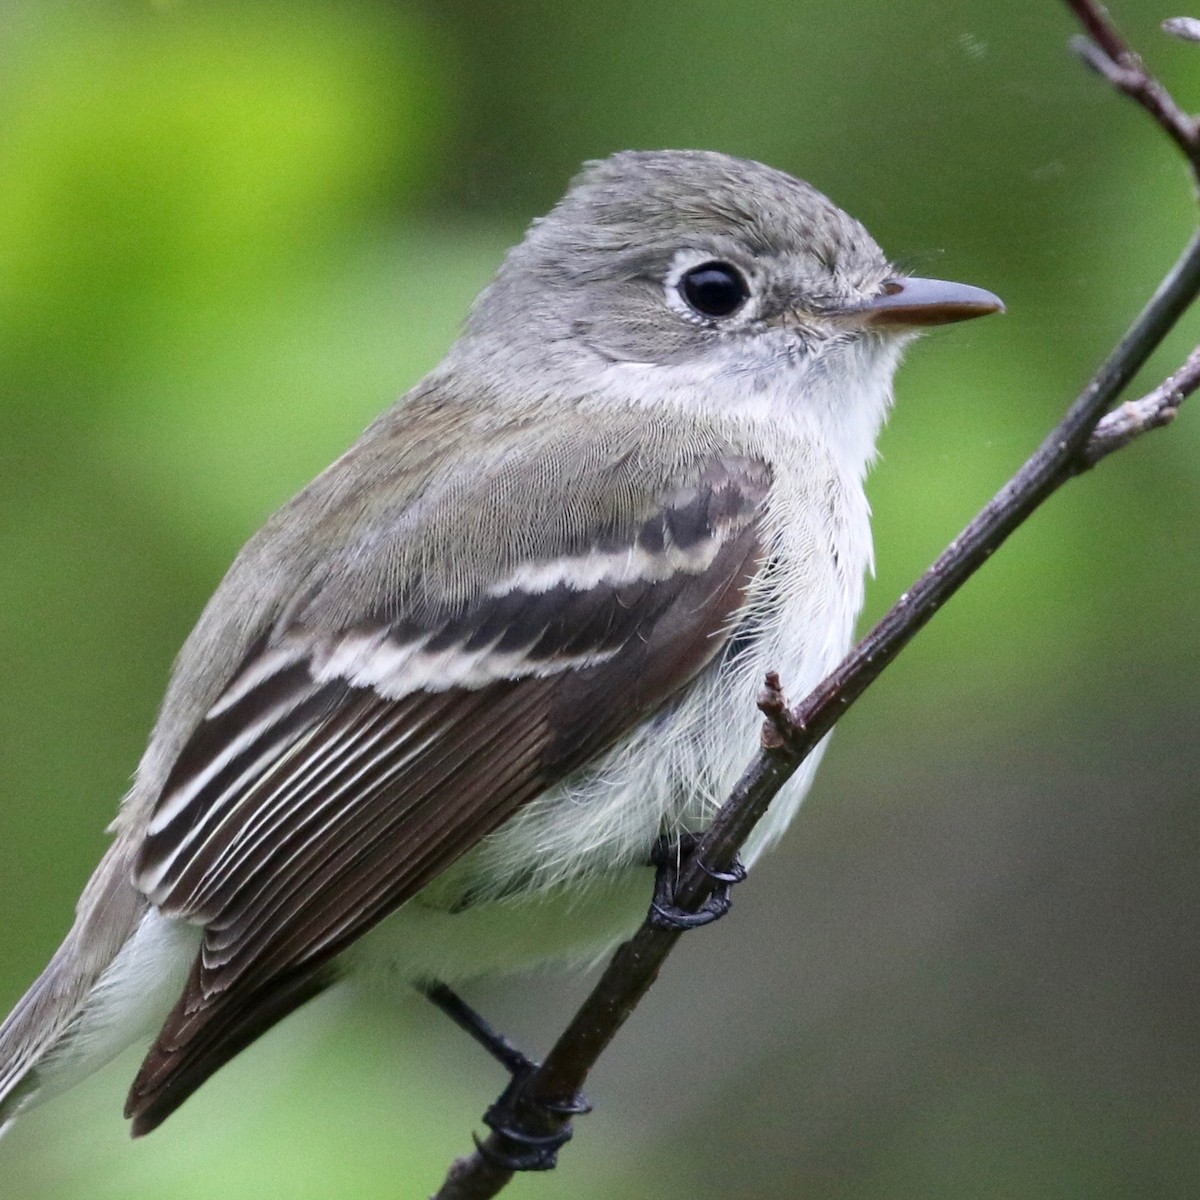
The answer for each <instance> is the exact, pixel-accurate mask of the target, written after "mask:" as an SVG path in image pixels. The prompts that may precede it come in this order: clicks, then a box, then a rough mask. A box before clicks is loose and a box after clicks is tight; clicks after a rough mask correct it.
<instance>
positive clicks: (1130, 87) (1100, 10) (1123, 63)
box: [1066, 0, 1200, 183]
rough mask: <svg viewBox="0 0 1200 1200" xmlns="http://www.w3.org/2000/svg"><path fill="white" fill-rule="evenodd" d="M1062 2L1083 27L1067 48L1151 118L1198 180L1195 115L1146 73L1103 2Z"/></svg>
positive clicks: (1199, 134) (1199, 137)
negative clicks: (1083, 34)
mask: <svg viewBox="0 0 1200 1200" xmlns="http://www.w3.org/2000/svg"><path fill="white" fill-rule="evenodd" d="M1066 4H1067V7H1068V8H1070V9H1071V11H1072V12H1073V13H1074V14H1075V15H1076V16H1077V17H1078V18H1079V21H1080V23H1081V24H1082V25H1083V27H1084V29H1085V30H1086V31H1087V36H1080V37H1075V38H1072V39H1071V49H1072V50H1074V51H1075V53H1076V54H1078V55H1079V57H1080V58H1081V59H1083V61H1084V62H1085V63H1087V65H1088V66H1089V67H1091V68H1092V69H1093V70H1094V71H1098V72H1099V73H1100V74H1101V75H1103V76H1104V78H1105V79H1107V80H1108V81H1109V83H1111V84H1112V85H1113V87H1115V88H1117V89H1118V90H1119V91H1122V92H1124V93H1125V95H1127V96H1129V97H1131V98H1132V99H1133V100H1135V101H1137V103H1138V104H1140V105H1141V106H1142V107H1143V108H1144V109H1145V110H1146V111H1147V112H1148V113H1149V114H1150V115H1151V116H1152V117H1153V118H1154V120H1155V121H1156V122H1157V123H1158V125H1159V127H1160V128H1161V129H1162V130H1163V131H1164V132H1165V133H1166V134H1167V136H1168V137H1170V138H1171V139H1172V140H1173V141H1174V142H1175V144H1176V145H1177V146H1178V147H1179V148H1180V150H1182V151H1183V154H1184V157H1185V158H1186V159H1187V160H1188V162H1189V163H1190V164H1191V167H1192V172H1193V174H1194V175H1195V176H1196V179H1197V182H1198V183H1200V126H1198V125H1197V122H1196V118H1195V117H1193V116H1190V115H1189V114H1188V113H1186V112H1184V110H1183V109H1182V108H1181V107H1180V106H1179V105H1178V104H1177V103H1176V102H1175V99H1174V97H1173V96H1172V95H1171V93H1170V92H1168V91H1167V89H1166V88H1165V87H1163V85H1162V84H1161V83H1160V82H1159V81H1158V80H1157V79H1156V78H1155V77H1154V76H1153V75H1151V74H1150V72H1149V71H1148V70H1147V69H1146V64H1145V63H1144V62H1142V59H1141V56H1140V55H1138V54H1136V53H1134V51H1133V50H1132V49H1130V47H1129V45H1128V43H1127V42H1126V41H1125V39H1124V38H1123V37H1122V36H1121V34H1120V33H1119V32H1118V31H1117V28H1116V26H1115V25H1114V24H1113V23H1112V19H1111V18H1110V17H1109V15H1108V10H1107V9H1106V8H1105V7H1104V5H1102V4H1098V3H1096V0H1066ZM1168 32H1171V30H1168Z"/></svg>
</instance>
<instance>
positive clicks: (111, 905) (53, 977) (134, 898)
mask: <svg viewBox="0 0 1200 1200" xmlns="http://www.w3.org/2000/svg"><path fill="white" fill-rule="evenodd" d="M129 864H130V853H129V850H128V848H127V846H126V844H125V842H124V840H123V839H118V840H117V841H116V842H114V843H113V845H112V846H111V847H110V848H109V851H108V853H107V854H106V855H105V856H104V858H103V859H101V861H100V865H99V866H98V867H97V868H96V871H95V873H94V874H93V875H92V878H91V881H90V882H89V883H88V886H87V888H86V889H85V890H84V893H83V896H82V897H81V898H80V901H79V906H78V908H77V910H76V919H75V924H74V925H73V926H72V928H71V931H70V933H68V934H67V937H66V939H65V940H64V941H63V943H62V945H61V946H60V947H59V948H58V950H57V951H56V953H55V955H54V957H53V958H52V959H51V960H50V963H49V965H48V966H47V967H46V969H45V970H44V971H43V972H42V974H41V975H40V976H39V977H38V979H37V981H36V982H35V983H34V984H33V986H32V987H31V988H30V989H29V991H27V992H26V993H25V995H24V996H23V997H22V998H21V999H20V1000H19V1001H18V1002H17V1004H16V1007H15V1008H14V1009H13V1010H12V1012H11V1013H10V1014H9V1015H8V1017H7V1018H6V1019H5V1021H4V1023H3V1025H0V1132H2V1131H3V1130H4V1129H6V1128H7V1127H8V1125H9V1124H11V1122H12V1120H13V1118H14V1117H15V1116H16V1115H17V1114H18V1113H19V1112H20V1111H21V1110H22V1109H24V1108H26V1107H28V1106H29V1105H30V1104H32V1103H34V1102H36V1101H37V1100H39V1099H42V1098H44V1095H43V1092H44V1088H43V1084H44V1083H45V1082H46V1080H45V1078H44V1076H45V1072H44V1071H43V1070H42V1069H41V1068H42V1067H44V1066H45V1065H46V1064H47V1062H48V1060H50V1059H52V1058H53V1057H54V1055H55V1052H56V1051H57V1050H59V1049H60V1048H61V1046H62V1045H63V1044H64V1042H66V1041H67V1040H69V1038H70V1036H71V1034H72V1033H73V1031H74V1030H75V1029H76V1028H77V1026H78V1023H79V1021H80V1017H81V1014H82V1012H83V1009H84V1007H85V1005H86V1002H87V999H88V997H89V995H91V993H92V990H93V989H94V988H95V986H96V984H97V983H98V982H99V980H100V978H101V976H102V975H103V974H104V972H105V970H106V969H107V968H108V967H109V966H110V965H111V963H112V961H113V960H114V959H115V958H116V956H117V954H118V953H119V952H120V950H121V948H122V946H124V945H125V943H126V942H127V941H128V940H129V938H130V936H131V935H132V934H133V932H134V931H135V930H136V929H137V927H138V924H139V923H140V921H141V919H142V917H143V916H144V915H145V912H146V902H145V900H144V899H143V898H142V896H141V895H140V894H139V893H138V892H136V891H135V890H134V888H133V885H132V884H131V883H130V882H129V880H130V869H129ZM100 1065H102V1063H101V1062H96V1064H95V1066H96V1067H99V1066H100ZM89 1073H90V1072H89ZM55 1090H60V1089H55Z"/></svg>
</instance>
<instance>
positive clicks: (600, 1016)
mask: <svg viewBox="0 0 1200 1200" xmlns="http://www.w3.org/2000/svg"><path fill="white" fill-rule="evenodd" d="M1066 3H1067V4H1068V6H1069V7H1070V8H1071V9H1072V10H1073V11H1074V12H1075V13H1076V14H1077V15H1078V16H1079V18H1080V20H1081V22H1082V23H1083V25H1084V28H1085V29H1086V30H1087V32H1088V34H1089V36H1090V37H1091V39H1092V41H1091V42H1087V43H1086V45H1087V51H1086V53H1085V58H1086V59H1087V61H1088V62H1089V63H1090V64H1091V65H1093V66H1095V67H1096V68H1097V69H1098V70H1101V72H1102V73H1103V74H1104V75H1105V76H1106V78H1109V79H1110V80H1111V81H1112V83H1113V84H1114V86H1116V87H1118V88H1119V89H1120V90H1121V91H1123V92H1125V93H1126V94H1128V95H1130V96H1132V97H1133V98H1134V99H1135V100H1137V101H1138V103H1140V104H1141V105H1142V107H1143V108H1145V109H1146V111H1147V112H1149V113H1150V115H1151V116H1152V117H1153V118H1154V119H1155V121H1156V122H1157V123H1158V124H1159V125H1160V126H1161V127H1162V128H1164V129H1165V130H1166V131H1167V132H1168V133H1169V134H1170V135H1171V137H1172V138H1173V139H1174V140H1175V141H1176V143H1177V144H1178V145H1179V146H1180V148H1181V150H1183V152H1184V154H1185V155H1186V156H1187V158H1188V161H1189V162H1190V163H1191V164H1192V167H1193V170H1194V171H1196V173H1197V178H1198V179H1200V133H1198V132H1197V128H1196V123H1195V122H1194V121H1193V120H1192V118H1190V117H1188V116H1187V115H1186V114H1184V113H1183V111H1182V110H1181V109H1180V108H1179V107H1178V105H1176V104H1175V102H1174V100H1173V99H1172V98H1171V96H1170V95H1169V93H1167V91H1166V89H1165V88H1163V87H1162V85H1161V84H1160V83H1159V82H1158V81H1157V80H1155V79H1154V78H1153V77H1152V76H1150V75H1149V74H1148V73H1147V72H1146V70H1145V68H1144V66H1143V65H1142V63H1141V60H1140V59H1139V58H1138V57H1137V56H1136V55H1135V54H1134V53H1133V52H1132V51H1131V50H1130V49H1129V47H1128V46H1127V45H1126V44H1125V42H1124V40H1123V39H1122V38H1121V36H1120V35H1119V34H1118V33H1117V31H1116V29H1115V28H1114V27H1113V25H1112V23H1111V22H1110V21H1109V19H1108V15H1107V13H1106V12H1105V11H1104V9H1103V8H1101V7H1100V6H1099V5H1098V4H1095V3H1092V2H1091V0H1066ZM1198 294H1200V235H1197V236H1196V237H1193V239H1192V240H1191V242H1189V244H1188V246H1187V248H1186V249H1185V250H1184V252H1183V254H1182V255H1181V256H1180V258H1179V260H1178V261H1177V262H1176V264H1175V266H1174V267H1173V268H1172V269H1171V271H1170V272H1169V273H1168V274H1167V276H1166V278H1165V279H1164V280H1163V282H1162V283H1161V284H1160V285H1159V287H1158V289H1157V291H1156V292H1155V294H1154V296H1153V297H1152V298H1151V300H1150V302H1149V303H1148V304H1147V305H1146V307H1145V309H1144V310H1143V311H1142V313H1141V315H1140V316H1139V317H1138V318H1137V320H1136V321H1135V322H1134V323H1133V325H1132V326H1131V328H1130V330H1129V332H1128V333H1127V334H1126V335H1125V337H1124V338H1123V339H1122V340H1121V342H1120V343H1119V344H1118V345H1117V347H1116V349H1115V350H1113V352H1112V353H1111V354H1110V355H1109V358H1108V360H1107V361H1106V362H1105V363H1104V365H1103V366H1102V367H1101V368H1100V369H1099V370H1098V371H1097V372H1096V374H1095V375H1094V376H1093V378H1092V380H1091V381H1090V382H1089V384H1088V385H1087V387H1086V388H1085V389H1084V390H1083V392H1082V393H1081V394H1080V395H1079V397H1078V398H1077V399H1076V400H1075V402H1074V404H1072V405H1071V407H1070V409H1068V411H1067V413H1066V415H1065V416H1064V417H1063V420H1062V421H1061V422H1060V423H1059V424H1058V426H1057V427H1056V428H1055V429H1054V430H1053V432H1052V433H1051V434H1050V436H1049V437H1047V438H1046V440H1045V441H1044V442H1043V443H1042V445H1041V446H1040V447H1039V448H1038V449H1037V450H1036V451H1035V453H1034V454H1033V455H1032V456H1031V457H1030V459H1029V460H1028V461H1027V462H1026V463H1025V465H1024V466H1023V467H1022V468H1021V470H1020V471H1018V472H1017V474H1016V475H1014V476H1013V478H1012V479H1011V480H1009V482H1008V483H1006V484H1005V485H1004V487H1003V488H1001V490H1000V491H999V492H998V493H997V494H996V496H995V497H994V498H993V499H992V500H991V502H990V503H989V504H987V505H986V506H985V507H984V509H983V510H982V511H981V512H980V513H979V515H978V516H977V517H976V518H975V519H974V520H973V521H972V522H971V523H970V524H969V525H968V526H967V527H966V529H965V530H963V532H962V533H961V534H960V535H959V536H958V537H957V538H956V539H955V540H954V541H953V542H952V543H951V544H950V546H949V547H948V548H947V549H946V550H945V551H944V552H943V554H942V555H941V557H940V558H938V560H937V562H935V563H934V564H933V566H932V567H930V568H929V570H928V571H926V572H925V574H924V575H922V576H921V578H920V579H919V580H918V581H917V583H916V584H915V585H914V586H913V587H912V588H911V589H910V590H909V591H908V592H906V593H905V594H904V595H903V596H901V597H900V599H899V600H898V601H897V602H896V604H895V605H894V606H893V607H892V609H891V610H890V611H889V612H888V613H887V615H886V616H885V617H884V618H883V620H882V621H880V622H879V624H878V625H876V626H875V628H874V629H872V630H871V632H870V633H869V634H868V635H867V636H866V637H865V638H864V639H863V640H862V641H861V642H860V643H859V644H858V645H857V646H856V647H855V648H854V650H853V651H851V653H850V654H849V656H848V657H847V658H846V659H845V660H844V661H843V662H842V664H841V665H840V666H839V667H838V668H837V669H836V670H835V671H834V672H833V673H832V674H831V675H829V676H828V677H827V678H826V679H825V680H824V681H823V682H822V683H821V684H820V685H819V686H818V687H817V688H816V690H815V691H813V692H812V693H811V694H810V695H809V696H808V697H806V698H805V699H804V700H803V701H802V702H801V703H800V704H799V705H798V706H797V707H796V708H794V709H788V707H787V705H786V704H785V702H784V700H783V694H782V691H781V688H780V685H779V680H778V678H777V677H775V676H768V679H767V682H766V687H765V689H764V692H763V694H762V696H761V697H760V700H759V707H760V708H761V709H762V711H763V713H764V716H765V718H766V721H765V724H764V730H763V740H762V748H761V749H760V750H759V752H758V754H757V755H756V757H755V758H754V760H753V761H752V762H751V763H750V764H749V766H748V767H747V769H746V771H745V772H744V774H743V775H742V778H741V780H740V781H739V782H738V784H737V786H736V787H735V788H734V790H733V793H732V794H731V795H730V797H729V799H728V800H727V801H726V802H725V804H724V805H723V806H722V808H721V810H720V812H719V813H718V814H717V816H716V818H715V819H714V820H713V823H712V825H711V826H710V827H709V829H708V830H707V832H706V833H705V834H704V836H703V837H702V838H701V840H700V841H699V843H698V844H697V845H696V847H695V849H694V850H693V851H692V853H691V854H690V855H689V856H688V857H687V859H686V860H685V861H684V863H683V864H682V867H681V870H680V874H679V879H678V883H677V887H676V891H675V902H676V903H677V904H678V905H679V906H680V907H681V908H684V909H690V910H692V911H695V910H696V909H698V908H699V906H700V905H701V904H702V903H703V902H704V900H705V899H707V897H708V896H709V895H710V894H711V892H712V890H713V879H712V875H713V873H714V872H721V871H725V870H728V869H729V867H730V866H731V865H732V863H733V861H734V859H735V857H736V855H737V852H738V850H739V848H740V847H741V846H742V844H743V843H744V842H745V840H746V838H747V837H748V836H749V834H750V832H751V830H752V829H753V828H754V826H755V824H756V823H757V822H758V820H759V819H760V818H761V817H762V815H763V814H764V813H765V812H766V810H767V806H768V805H769V804H770V802H771V800H772V798H773V797H774V796H775V795H776V793H778V791H779V789H780V788H781V787H782V786H783V785H784V784H785V783H786V782H787V780H788V779H789V778H790V777H791V776H792V775H793V774H794V773H795V771H796V770H797V768H798V767H799V766H800V764H801V763H802V762H803V761H804V760H805V758H807V756H808V755H809V754H811V753H812V751H813V749H814V748H815V747H816V746H817V745H818V744H819V742H820V741H821V739H822V738H823V737H825V735H826V734H827V733H828V732H829V731H830V730H831V729H832V728H833V726H834V725H835V724H836V723H837V721H838V720H839V719H840V718H841V717H842V715H843V714H844V713H845V712H846V711H847V710H848V709H849V708H850V707H851V706H852V705H853V704H854V702H855V701H856V700H857V699H858V698H859V697H860V696H861V695H862V694H863V692H864V691H866V689H867V688H868V687H869V686H870V685H871V684H872V683H873V682H874V681H875V679H877V678H878V677H879V675H880V674H881V673H882V671H883V670H884V669H885V668H886V667H887V666H888V664H889V663H890V662H891V661H892V660H893V659H894V658H895V657H896V655H897V654H899V653H900V651H901V650H902V649H903V648H904V646H906V645H907V644H908V642H909V641H911V640H912V638H913V637H914V636H915V635H916V634H917V632H918V631H919V630H920V629H922V628H923V627H924V626H925V624H926V623H927V622H928V621H929V620H930V619H931V618H932V616H933V614H934V613H935V612H936V611H937V610H938V609H939V608H940V607H941V605H942V604H944V603H945V601H946V600H948V599H949V598H950V596H952V595H953V594H954V593H955V592H956V591H957V590H958V589H959V588H960V587H962V585H963V584H964V583H965V582H966V580H967V579H969V578H970V576H971V575H972V574H974V572H975V571H976V570H978V569H979V567H980V566H981V565H982V564H983V563H984V562H985V561H986V560H987V559H988V557H989V556H990V555H991V554H992V553H993V552H994V551H995V550H996V549H997V548H998V547H999V546H1000V545H1001V544H1002V543H1003V542H1004V541H1005V539H1006V538H1007V537H1008V535H1009V534H1010V533H1012V532H1013V530H1014V529H1016V528H1017V527H1018V526H1019V525H1020V524H1022V523H1023V522H1024V521H1025V520H1026V519H1027V518H1028V516H1029V515H1030V514H1031V513H1032V512H1033V511H1034V510H1035V509H1036V508H1037V507H1038V506H1039V505H1041V504H1042V503H1043V502H1044V501H1045V500H1046V499H1047V497H1049V496H1050V495H1051V494H1052V493H1053V492H1055V491H1056V490H1057V489H1058V488H1060V487H1061V486H1062V485H1063V484H1064V483H1065V482H1066V481H1067V480H1068V479H1071V478H1073V477H1074V476H1076V475H1078V474H1080V473H1081V472H1083V471H1086V470H1088V469H1089V468H1090V467H1092V466H1094V465H1095V464H1096V463H1097V462H1099V461H1100V460H1101V459H1102V458H1104V457H1106V456H1107V455H1108V454H1111V453H1113V452H1114V451H1116V450H1119V449H1120V448H1121V447H1123V446H1125V445H1127V444H1128V443H1129V442H1130V441H1132V440H1133V439H1134V438H1135V437H1137V436H1138V435H1140V434H1141V433H1144V432H1146V431H1147V430H1149V429H1153V428H1156V427H1158V426H1160V425H1164V424H1167V423H1168V422H1170V421H1171V420H1172V419H1173V417H1174V416H1175V413H1176V412H1177V411H1178V408H1179V405H1180V404H1181V403H1182V401H1183V399H1184V397H1185V396H1187V395H1189V394H1190V393H1191V392H1192V391H1194V390H1196V389H1197V387H1200V348H1198V349H1197V350H1196V351H1194V352H1193V353H1192V355H1191V356H1190V357H1189V358H1188V360H1187V362H1186V363H1185V364H1184V366H1183V367H1181V368H1180V370H1179V371H1177V372H1176V373H1175V374H1174V375H1172V376H1171V378H1170V379H1168V380H1166V381H1165V382H1164V383H1163V384H1162V385H1161V386H1160V387H1158V388H1155V389H1154V391H1152V392H1150V393H1149V394H1148V395H1147V396H1144V397H1143V398H1142V399H1141V400H1137V401H1133V402H1131V403H1130V404H1127V405H1125V406H1123V407H1122V408H1121V409H1118V410H1116V411H1115V412H1112V413H1109V415H1108V416H1105V415H1104V414H1105V413H1106V411H1107V410H1108V409H1109V408H1110V407H1111V405H1112V404H1113V403H1114V402H1115V401H1116V399H1117V397H1118V395H1119V394H1120V392H1121V391H1122V390H1123V389H1124V388H1125V387H1126V386H1127V385H1128V384H1129V382H1130V381H1131V380H1132V378H1133V376H1134V375H1135V374H1136V373H1137V371H1138V370H1139V368H1140V367H1141V366H1142V365H1143V364H1144V363H1145V362H1146V360H1147V359H1148V358H1149V356H1150V354H1151V353H1152V351H1153V350H1154V349H1155V348H1156V347H1157V346H1159V345H1160V344H1161V342H1162V340H1163V338H1164V337H1165V336H1166V335H1167V333H1168V331H1169V330H1170V329H1171V328H1172V326H1173V325H1174V324H1175V322H1176V321H1177V320H1178V318H1179V317H1180V315H1181V314H1182V313H1183V312H1184V311H1185V310H1186V309H1187V308H1188V307H1189V306H1190V305H1191V304H1192V302H1193V301H1194V300H1195V299H1196V297H1197V295H1198ZM678 938H679V933H678V932H677V931H673V930H669V929H663V928H660V927H658V926H656V925H654V924H652V923H651V922H650V921H649V920H647V921H646V922H644V923H643V924H642V926H641V928H640V929H639V930H638V931H637V933H635V934H634V936H633V937H632V938H631V939H630V940H629V941H628V942H626V943H624V944H623V945H622V946H621V947H620V948H619V949H618V950H617V952H616V954H615V955H614V956H613V958H612V961H611V962H610V963H609V964H608V966H607V967H606V968H605V970H604V972H603V974H602V975H601V976H600V979H599V980H598V981H597V983H596V985H595V987H594V988H593V989H592V992H591V994H590V995H589V996H588V997H587V999H586V1000H585V1001H584V1002H583V1004H582V1006H581V1007H580V1008H579V1010H578V1012H577V1013H576V1014H575V1016H574V1017H573V1018H572V1020H571V1022H570V1024H569V1025H568V1026H567V1028H566V1029H565V1030H564V1031H563V1033H562V1034H561V1035H560V1036H559V1038H558V1040H557V1041H556V1042H555V1044H554V1046H553V1048H552V1049H551V1050H550V1052H549V1054H547V1056H546V1058H545V1060H544V1061H543V1062H542V1064H541V1065H540V1066H539V1067H537V1068H536V1069H535V1070H534V1071H533V1072H532V1073H531V1074H530V1075H529V1076H528V1077H527V1078H526V1080H525V1081H524V1085H523V1087H522V1089H521V1091H520V1094H519V1096H518V1099H517V1105H516V1108H515V1110H514V1116H515V1119H516V1120H517V1121H518V1122H519V1127H520V1129H521V1130H522V1132H524V1133H527V1134H531V1135H533V1136H545V1135H547V1134H552V1133H555V1132H557V1131H560V1130H562V1129H563V1128H564V1127H565V1125H566V1121H567V1118H566V1116H565V1115H559V1114H556V1113H555V1112H554V1111H553V1110H554V1108H555V1107H556V1106H563V1105H565V1104H566V1103H567V1102H569V1101H570V1099H571V1098H572V1097H573V1096H574V1095H575V1093H576V1092H578V1091H579V1090H581V1089H582V1087H583V1085H584V1083H585V1082H586V1079H587V1076H588V1073H589V1071H590V1070H591V1068H592V1067H593V1066H594V1065H595V1063H596V1060H597V1059H598V1058H599V1056H600V1055H601V1053H603V1051H604V1049H605V1048H606V1047H607V1046H608V1044H609V1043H610V1042H611V1041H612V1039H613V1037H615V1035H616V1033H617V1032H618V1030H619V1029H620V1028H621V1026H622V1025H623V1024H624V1022H625V1020H626V1019H627V1018H628V1016H629V1015H630V1013H632V1012H633V1010H634V1008H635V1007H636V1006H637V1004H638V1002H639V1001H640V1000H641V998H642V996H643V995H645V993H646V991H647V990H648V989H649V988H650V986H651V985H652V984H653V982H654V980H655V979H656V978H657V975H658V971H659V969H660V968H661V966H662V964H663V962H664V961H665V960H666V958H667V956H668V954H670V952H671V950H672V948H673V947H674V945H675V942H676V941H677V940H678ZM547 1106H549V1107H547ZM520 1149H521V1146H520V1145H519V1143H513V1142H511V1141H510V1140H509V1139H508V1138H506V1137H505V1136H504V1135H502V1134H498V1133H495V1132H493V1133H490V1134H489V1135H488V1137H487V1138H486V1139H485V1140H484V1141H483V1142H482V1143H479V1144H478V1148H477V1150H476V1152H475V1153H473V1154H471V1155H468V1156H467V1157H465V1158H462V1159H459V1160H458V1161H457V1162H455V1163H454V1165H453V1166H452V1167H451V1169H450V1173H449V1175H448V1176H447V1178H446V1181H445V1182H444V1183H443V1185H442V1187H441V1189H440V1190H439V1191H438V1193H437V1195H436V1197H435V1198H434V1200H487V1198H488V1197H491V1196H494V1195H496V1193H497V1192H499V1191H500V1190H501V1188H503V1187H504V1186H505V1184H506V1183H507V1182H508V1181H509V1179H511V1177H512V1172H511V1171H510V1170H508V1169H507V1168H505V1167H501V1166H499V1165H497V1161H496V1160H497V1157H498V1156H500V1155H504V1154H511V1153H512V1152H514V1151H519V1150H520Z"/></svg>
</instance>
